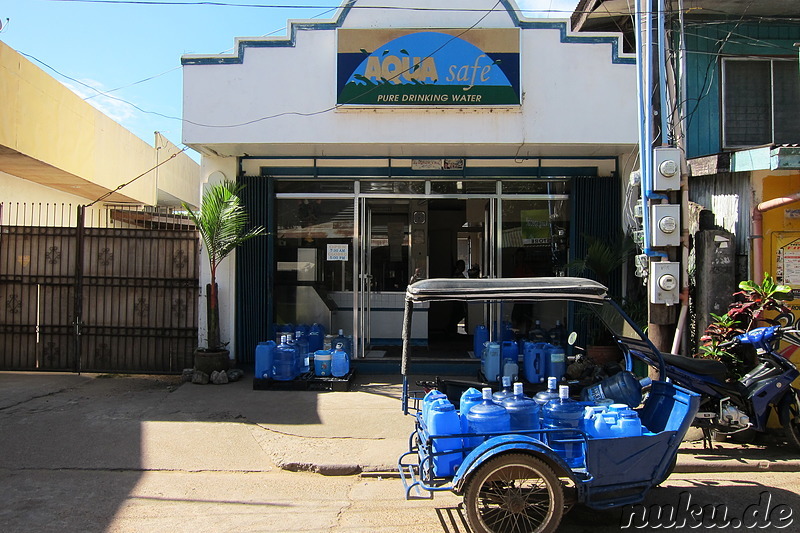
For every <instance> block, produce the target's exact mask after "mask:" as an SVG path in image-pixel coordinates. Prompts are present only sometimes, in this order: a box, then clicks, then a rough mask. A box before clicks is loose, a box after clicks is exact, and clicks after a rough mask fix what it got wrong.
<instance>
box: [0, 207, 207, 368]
mask: <svg viewBox="0 0 800 533" xmlns="http://www.w3.org/2000/svg"><path fill="white" fill-rule="evenodd" d="M43 205H46V204H38V206H37V205H30V204H29V205H27V206H26V205H11V206H8V205H6V206H2V205H0V209H2V210H0V216H2V218H0V370H51V371H83V372H125V373H165V372H166V373H169V372H180V371H181V370H182V369H183V368H187V367H191V366H192V364H193V363H192V353H193V350H194V348H195V347H196V345H197V305H198V303H197V302H198V294H199V265H198V253H199V248H198V246H199V241H198V236H197V232H196V231H194V228H193V227H192V226H191V225H189V224H188V223H187V221H186V219H185V218H184V217H181V216H180V215H178V214H173V213H169V212H160V211H155V210H152V211H142V210H138V209H136V210H133V209H127V208H119V207H102V208H97V209H94V210H89V209H86V210H84V208H83V207H82V206H79V207H77V208H73V207H72V206H62V207H61V208H60V210H59V209H58V208H57V207H56V208H55V209H53V208H51V206H47V207H46V208H44V207H43ZM6 220H9V221H10V222H12V223H6Z"/></svg>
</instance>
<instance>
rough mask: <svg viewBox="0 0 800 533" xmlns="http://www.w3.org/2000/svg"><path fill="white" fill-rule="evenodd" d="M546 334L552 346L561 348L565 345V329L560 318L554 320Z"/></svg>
mask: <svg viewBox="0 0 800 533" xmlns="http://www.w3.org/2000/svg"><path fill="white" fill-rule="evenodd" d="M547 336H548V337H549V341H550V344H552V345H553V346H561V347H562V348H563V347H564V346H566V345H567V330H566V329H565V328H564V325H563V324H562V323H561V321H560V320H556V325H555V326H553V327H552V328H551V329H550V331H548V332H547Z"/></svg>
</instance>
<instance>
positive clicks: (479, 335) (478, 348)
mask: <svg viewBox="0 0 800 533" xmlns="http://www.w3.org/2000/svg"><path fill="white" fill-rule="evenodd" d="M487 342H489V330H488V329H487V328H486V326H484V325H483V324H479V325H477V326H475V333H474V335H473V337H472V350H473V351H472V353H473V354H474V356H475V358H476V359H477V358H479V357H481V354H482V353H483V347H484V344H486V343H487Z"/></svg>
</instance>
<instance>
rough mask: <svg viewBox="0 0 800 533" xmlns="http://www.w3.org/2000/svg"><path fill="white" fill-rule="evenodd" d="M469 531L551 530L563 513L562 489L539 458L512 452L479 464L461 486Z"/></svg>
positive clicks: (528, 532)
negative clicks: (466, 481) (462, 486)
mask: <svg viewBox="0 0 800 533" xmlns="http://www.w3.org/2000/svg"><path fill="white" fill-rule="evenodd" d="M464 505H465V507H466V510H467V522H468V523H469V526H470V528H471V529H472V531H473V533H533V532H536V533H551V532H553V531H556V529H557V528H558V525H559V523H560V522H561V516H562V515H563V514H564V491H563V488H562V486H561V482H560V481H559V479H558V477H557V476H556V474H555V473H554V472H553V470H552V469H551V468H550V467H549V466H548V465H547V464H545V462H544V461H542V460H541V459H537V458H536V457H533V456H531V455H527V454H522V453H514V454H508V455H501V456H498V457H495V458H493V459H491V460H489V461H487V462H486V464H484V465H483V466H481V467H480V468H479V469H478V470H477V471H476V472H475V473H474V474H473V475H472V476H471V478H470V480H469V482H468V484H467V486H466V488H465V490H464Z"/></svg>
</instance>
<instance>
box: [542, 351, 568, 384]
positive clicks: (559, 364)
mask: <svg viewBox="0 0 800 533" xmlns="http://www.w3.org/2000/svg"><path fill="white" fill-rule="evenodd" d="M547 356H548V359H549V361H550V364H549V365H547V367H548V375H550V376H554V377H556V378H558V379H561V378H562V377H564V374H566V373H567V354H566V353H565V352H564V348H562V347H561V346H553V345H552V344H548V348H547Z"/></svg>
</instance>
